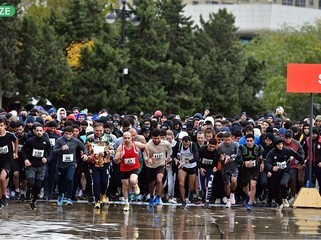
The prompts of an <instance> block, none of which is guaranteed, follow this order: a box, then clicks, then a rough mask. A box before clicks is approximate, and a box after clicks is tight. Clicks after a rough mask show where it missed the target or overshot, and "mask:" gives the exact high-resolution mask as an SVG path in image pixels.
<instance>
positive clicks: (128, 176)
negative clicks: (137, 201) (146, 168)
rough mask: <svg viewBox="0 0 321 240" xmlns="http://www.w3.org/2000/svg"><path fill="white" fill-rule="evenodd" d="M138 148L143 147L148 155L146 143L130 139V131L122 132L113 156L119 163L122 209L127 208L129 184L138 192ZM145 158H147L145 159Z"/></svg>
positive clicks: (126, 209) (125, 209)
mask: <svg viewBox="0 0 321 240" xmlns="http://www.w3.org/2000/svg"><path fill="white" fill-rule="evenodd" d="M139 149H144V151H145V153H146V155H147V156H148V154H149V153H148V147H147V145H146V144H143V143H141V142H136V141H133V140H132V136H131V134H130V132H124V134H123V140H122V144H121V145H120V146H119V147H118V148H117V150H116V154H115V157H114V162H115V163H116V164H119V163H120V174H121V179H122V193H123V196H124V199H125V206H124V211H128V210H129V202H128V190H129V188H128V186H129V184H131V185H132V186H133V188H134V190H135V193H136V195H138V194H139V193H140V189H139V186H138V170H139V168H140V163H139ZM145 160H147V158H146V159H145Z"/></svg>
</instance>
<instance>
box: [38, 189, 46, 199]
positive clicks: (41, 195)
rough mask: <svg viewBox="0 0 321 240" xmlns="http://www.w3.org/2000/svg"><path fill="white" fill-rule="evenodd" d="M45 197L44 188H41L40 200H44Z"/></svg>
mask: <svg viewBox="0 0 321 240" xmlns="http://www.w3.org/2000/svg"><path fill="white" fill-rule="evenodd" d="M44 195H45V189H44V188H41V190H40V194H39V198H40V199H43V196H44Z"/></svg>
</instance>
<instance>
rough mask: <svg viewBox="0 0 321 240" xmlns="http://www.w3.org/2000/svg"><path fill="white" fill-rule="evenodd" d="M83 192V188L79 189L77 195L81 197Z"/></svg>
mask: <svg viewBox="0 0 321 240" xmlns="http://www.w3.org/2000/svg"><path fill="white" fill-rule="evenodd" d="M82 194H83V192H82V189H79V191H78V194H77V196H78V197H81V196H82Z"/></svg>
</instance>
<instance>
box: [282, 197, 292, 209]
mask: <svg viewBox="0 0 321 240" xmlns="http://www.w3.org/2000/svg"><path fill="white" fill-rule="evenodd" d="M282 203H283V206H284V207H286V208H288V207H290V204H289V202H288V200H287V199H286V198H283V199H282Z"/></svg>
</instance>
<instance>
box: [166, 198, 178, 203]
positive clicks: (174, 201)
mask: <svg viewBox="0 0 321 240" xmlns="http://www.w3.org/2000/svg"><path fill="white" fill-rule="evenodd" d="M168 202H169V203H172V204H176V203H177V200H176V198H170V199H169V200H168Z"/></svg>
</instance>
